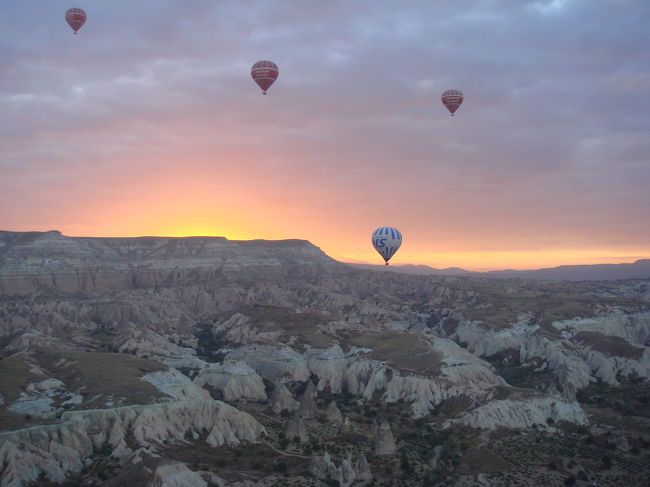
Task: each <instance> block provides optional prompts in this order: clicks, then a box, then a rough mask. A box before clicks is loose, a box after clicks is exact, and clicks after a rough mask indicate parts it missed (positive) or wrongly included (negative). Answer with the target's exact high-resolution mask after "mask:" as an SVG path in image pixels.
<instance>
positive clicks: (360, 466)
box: [355, 452, 373, 480]
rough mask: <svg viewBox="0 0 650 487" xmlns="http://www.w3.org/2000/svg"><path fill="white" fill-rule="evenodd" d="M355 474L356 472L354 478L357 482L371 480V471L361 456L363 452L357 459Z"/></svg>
mask: <svg viewBox="0 0 650 487" xmlns="http://www.w3.org/2000/svg"><path fill="white" fill-rule="evenodd" d="M355 472H356V477H357V478H358V479H359V480H372V479H373V475H372V471H371V470H370V465H368V460H367V459H366V456H365V455H364V454H363V452H361V453H360V454H359V459H358V460H357V463H356V464H355Z"/></svg>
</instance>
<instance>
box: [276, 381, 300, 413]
mask: <svg viewBox="0 0 650 487" xmlns="http://www.w3.org/2000/svg"><path fill="white" fill-rule="evenodd" d="M299 406H300V404H299V403H298V401H296V400H295V399H294V398H293V396H292V395H291V392H289V389H287V386H285V385H284V384H283V383H281V382H278V383H276V384H275V389H273V392H272V393H271V409H273V412H274V413H276V414H280V413H281V412H282V411H288V412H294V411H297V410H298V407H299Z"/></svg>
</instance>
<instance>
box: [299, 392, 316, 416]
mask: <svg viewBox="0 0 650 487" xmlns="http://www.w3.org/2000/svg"><path fill="white" fill-rule="evenodd" d="M299 403H300V404H299V406H298V414H300V415H301V416H302V417H303V418H305V419H313V418H315V417H317V416H318V415H319V414H320V411H319V410H318V408H317V407H316V403H315V402H314V398H313V397H312V395H311V394H309V392H308V391H305V393H304V394H303V395H302V396H301V397H300V401H299Z"/></svg>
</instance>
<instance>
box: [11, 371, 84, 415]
mask: <svg viewBox="0 0 650 487" xmlns="http://www.w3.org/2000/svg"><path fill="white" fill-rule="evenodd" d="M55 399H59V400H60V401H63V400H66V399H67V400H70V399H73V395H72V394H71V393H70V392H68V390H67V388H66V386H65V384H64V383H63V382H61V381H60V380H58V379H54V378H49V379H45V380H42V381H40V382H33V383H30V384H28V385H27V387H26V389H25V391H24V392H21V393H20V397H19V398H18V399H17V400H16V401H15V402H13V403H12V404H10V405H9V406H8V407H7V409H9V410H10V411H13V412H14V413H18V414H31V415H32V416H41V417H50V418H51V417H54V415H55V413H56V409H55V408H54V407H52V403H53V402H54V400H55Z"/></svg>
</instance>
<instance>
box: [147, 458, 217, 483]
mask: <svg viewBox="0 0 650 487" xmlns="http://www.w3.org/2000/svg"><path fill="white" fill-rule="evenodd" d="M151 487H208V483H207V482H206V481H205V480H203V478H202V477H201V475H200V474H199V473H198V472H193V471H192V470H190V469H189V468H187V466H186V465H185V464H184V463H180V462H173V463H166V464H162V465H159V466H158V467H157V468H156V471H155V473H154V478H153V482H152V483H151Z"/></svg>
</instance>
